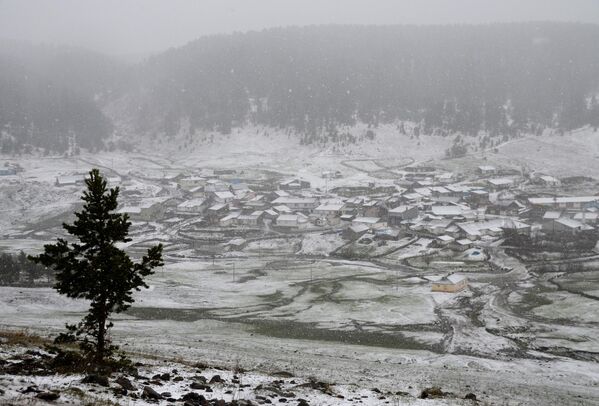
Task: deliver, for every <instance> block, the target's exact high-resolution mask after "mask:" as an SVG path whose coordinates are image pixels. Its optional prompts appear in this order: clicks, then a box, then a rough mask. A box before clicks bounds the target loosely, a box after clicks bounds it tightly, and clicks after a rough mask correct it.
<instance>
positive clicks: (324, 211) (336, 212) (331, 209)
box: [314, 203, 344, 218]
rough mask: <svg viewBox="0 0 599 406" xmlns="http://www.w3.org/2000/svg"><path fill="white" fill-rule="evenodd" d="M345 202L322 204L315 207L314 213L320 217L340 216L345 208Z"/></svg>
mask: <svg viewBox="0 0 599 406" xmlns="http://www.w3.org/2000/svg"><path fill="white" fill-rule="evenodd" d="M343 206H344V204H343V203H332V204H321V205H320V206H318V207H317V208H315V209H314V214H315V215H317V216H320V217H327V218H331V217H339V216H341V213H342V210H343Z"/></svg>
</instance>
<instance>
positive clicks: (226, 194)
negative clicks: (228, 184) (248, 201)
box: [214, 191, 235, 199]
mask: <svg viewBox="0 0 599 406" xmlns="http://www.w3.org/2000/svg"><path fill="white" fill-rule="evenodd" d="M214 195H215V196H216V197H218V198H219V199H233V198H234V197H235V195H234V194H233V193H231V192H227V191H225V192H214Z"/></svg>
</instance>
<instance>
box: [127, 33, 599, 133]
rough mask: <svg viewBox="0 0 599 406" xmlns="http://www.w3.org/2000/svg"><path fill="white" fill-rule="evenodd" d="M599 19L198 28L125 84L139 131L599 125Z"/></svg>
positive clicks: (509, 129)
mask: <svg viewBox="0 0 599 406" xmlns="http://www.w3.org/2000/svg"><path fill="white" fill-rule="evenodd" d="M597 38H599V26H598V25H585V24H570V23H513V24H491V25H476V26H473V25H462V26H459V25H458V26H386V27H385V26H376V27H375V26H312V27H303V28H278V29H270V30H264V31H261V32H250V33H246V34H234V35H221V36H212V37H206V38H202V39H200V40H197V41H195V42H193V43H190V44H189V45H187V46H185V47H182V48H178V49H172V50H169V51H167V52H166V53H164V54H161V55H158V56H156V57H154V58H151V59H150V60H148V61H147V62H146V63H145V64H143V65H142V67H141V69H140V70H139V75H138V76H137V78H136V81H135V82H132V83H131V86H130V89H128V91H127V95H128V100H130V102H131V106H130V108H129V109H127V110H124V111H125V114H130V113H131V112H134V117H135V118H136V120H137V123H138V130H139V131H141V132H147V133H150V134H153V135H172V134H176V133H180V132H181V131H189V132H190V133H193V132H194V131H195V130H198V129H200V130H213V131H220V132H225V133H226V132H228V131H230V129H231V128H232V127H234V126H237V125H242V124H243V123H245V122H247V121H250V122H254V123H257V124H263V125H267V126H271V127H277V128H291V129H293V130H294V131H296V132H297V133H298V135H300V136H302V137H304V138H305V139H306V140H308V142H311V141H312V140H317V139H318V138H314V137H310V135H311V134H325V135H326V136H330V134H331V133H333V134H334V131H335V128H338V127H339V126H344V125H353V124H355V123H356V122H364V123H367V124H370V125H372V126H376V125H378V124H381V123H392V122H398V121H404V120H405V121H412V122H416V123H419V125H418V127H417V131H418V132H419V133H423V134H439V135H447V134H452V133H461V134H464V135H468V134H476V133H478V132H479V131H485V132H486V133H488V134H489V135H491V136H498V135H504V134H509V135H514V134H517V133H519V132H529V133H538V132H540V131H542V129H544V128H553V129H563V130H569V129H573V128H577V127H580V126H584V125H587V124H591V125H594V126H597V125H599V103H598V100H597V91H598V90H599V42H598V41H597Z"/></svg>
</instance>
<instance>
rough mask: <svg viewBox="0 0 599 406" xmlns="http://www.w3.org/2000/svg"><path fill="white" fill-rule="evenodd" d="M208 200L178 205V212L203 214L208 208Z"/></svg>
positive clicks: (189, 201)
mask: <svg viewBox="0 0 599 406" xmlns="http://www.w3.org/2000/svg"><path fill="white" fill-rule="evenodd" d="M206 203H207V201H206V199H191V200H186V201H184V202H183V203H180V204H178V205H177V211H178V212H182V213H191V214H201V213H202V212H203V211H204V210H205V209H206V206H207V204H206Z"/></svg>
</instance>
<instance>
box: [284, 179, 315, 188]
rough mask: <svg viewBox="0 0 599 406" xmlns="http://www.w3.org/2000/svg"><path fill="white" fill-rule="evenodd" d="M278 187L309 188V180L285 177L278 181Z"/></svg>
mask: <svg viewBox="0 0 599 406" xmlns="http://www.w3.org/2000/svg"><path fill="white" fill-rule="evenodd" d="M279 189H281V190H302V189H310V182H307V181H305V180H301V179H287V180H284V181H282V182H279Z"/></svg>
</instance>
